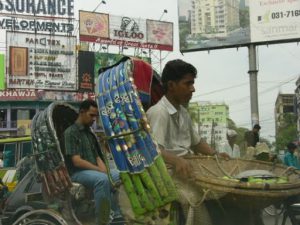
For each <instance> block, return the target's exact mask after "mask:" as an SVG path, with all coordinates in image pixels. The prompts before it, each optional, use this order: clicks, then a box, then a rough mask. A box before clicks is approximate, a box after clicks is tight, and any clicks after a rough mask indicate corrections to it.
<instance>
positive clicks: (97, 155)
mask: <svg viewBox="0 0 300 225" xmlns="http://www.w3.org/2000/svg"><path fill="white" fill-rule="evenodd" d="M97 116H98V110H97V104H96V102H95V101H93V100H85V101H83V102H82V103H81V104H80V107H79V115H78V117H77V119H76V121H75V123H74V124H72V125H71V126H70V127H68V128H67V129H66V131H65V132H64V139H65V150H66V157H67V159H69V161H70V162H71V163H70V168H68V169H69V172H70V176H71V179H72V181H73V182H77V183H80V184H82V185H83V186H85V187H87V188H88V189H91V190H93V194H94V201H95V216H96V224H97V225H107V224H109V219H110V215H111V212H113V214H114V222H116V221H120V220H122V216H121V212H120V209H119V206H118V202H117V200H116V199H117V197H116V191H115V190H114V188H113V187H112V184H111V182H110V180H109V177H108V174H107V173H108V172H107V168H106V166H105V164H104V159H103V155H102V153H101V151H100V145H99V143H98V141H97V138H96V136H95V134H94V133H93V131H92V129H91V126H92V124H93V123H94V121H95V120H96V118H97ZM110 173H111V176H112V179H113V181H114V182H118V181H119V172H118V171H117V170H111V171H110ZM114 224H117V223H114Z"/></svg>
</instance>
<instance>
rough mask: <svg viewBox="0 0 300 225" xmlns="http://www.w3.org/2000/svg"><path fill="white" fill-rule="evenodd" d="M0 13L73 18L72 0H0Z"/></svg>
mask: <svg viewBox="0 0 300 225" xmlns="http://www.w3.org/2000/svg"><path fill="white" fill-rule="evenodd" d="M0 12H1V13H2V12H8V13H19V14H24V13H26V14H31V15H32V14H33V15H40V14H42V15H51V16H57V15H58V16H74V0H26V1H25V0H1V1H0Z"/></svg>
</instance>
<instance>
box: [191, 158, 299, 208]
mask: <svg viewBox="0 0 300 225" xmlns="http://www.w3.org/2000/svg"><path fill="white" fill-rule="evenodd" d="M186 159H187V160H188V161H189V162H190V163H191V165H192V167H193V171H194V175H195V176H194V178H193V180H194V182H195V184H196V185H197V186H199V189H200V190H199V191H206V192H210V194H207V199H219V200H221V201H225V202H229V203H231V204H236V205H239V206H241V207H252V208H264V207H266V206H268V205H270V204H273V203H276V202H279V201H282V200H284V199H286V198H288V197H291V196H295V195H299V194H300V179H299V173H298V172H297V171H295V170H292V171H291V170H289V169H288V168H287V167H285V166H283V165H278V164H272V163H269V162H262V161H255V160H244V159H230V160H225V159H220V158H215V157H209V156H190V157H186ZM247 170H267V171H271V172H272V173H273V174H275V176H286V177H288V182H287V183H285V184H276V183H274V184H268V183H249V182H242V181H234V180H230V179H228V180H227V179H224V176H228V177H235V176H236V175H238V174H239V173H241V172H243V171H247Z"/></svg>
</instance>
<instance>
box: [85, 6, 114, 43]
mask: <svg viewBox="0 0 300 225" xmlns="http://www.w3.org/2000/svg"><path fill="white" fill-rule="evenodd" d="M108 19H109V17H108V14H102V13H92V12H86V11H79V23H80V25H79V33H80V39H81V41H91V42H95V41H97V39H98V38H100V37H101V38H104V39H108V38H109V25H108Z"/></svg>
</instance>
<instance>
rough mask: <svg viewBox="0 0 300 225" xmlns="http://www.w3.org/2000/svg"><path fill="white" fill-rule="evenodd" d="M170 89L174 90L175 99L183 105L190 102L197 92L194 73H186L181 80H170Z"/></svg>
mask: <svg viewBox="0 0 300 225" xmlns="http://www.w3.org/2000/svg"><path fill="white" fill-rule="evenodd" d="M170 82H171V83H170V85H169V90H170V91H171V92H172V94H173V96H174V99H175V100H176V101H177V102H178V103H179V104H181V105H184V104H187V103H189V101H190V100H191V98H192V96H193V92H195V87H194V83H195V78H194V76H193V75H192V74H186V75H185V76H184V77H183V78H182V79H181V80H179V81H170Z"/></svg>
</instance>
